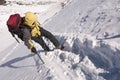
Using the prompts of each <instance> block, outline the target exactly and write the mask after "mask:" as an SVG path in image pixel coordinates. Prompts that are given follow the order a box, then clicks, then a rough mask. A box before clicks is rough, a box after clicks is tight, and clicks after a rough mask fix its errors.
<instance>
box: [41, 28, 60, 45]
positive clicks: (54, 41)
mask: <svg viewBox="0 0 120 80" xmlns="http://www.w3.org/2000/svg"><path fill="white" fill-rule="evenodd" d="M40 32H41V36H45V37H46V38H48V39H49V40H50V41H51V42H52V43H53V44H54V46H55V47H59V46H60V43H59V42H58V40H57V39H56V38H55V36H54V35H53V34H52V33H50V32H49V31H47V30H45V29H43V28H40Z"/></svg>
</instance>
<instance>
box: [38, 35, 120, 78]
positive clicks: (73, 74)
mask: <svg viewBox="0 0 120 80" xmlns="http://www.w3.org/2000/svg"><path fill="white" fill-rule="evenodd" d="M80 35H81V34H72V33H71V34H56V38H57V39H58V40H59V41H60V42H61V43H63V42H64V41H66V42H67V43H68V44H69V47H70V48H71V50H69V51H67V50H63V51H61V50H54V51H51V52H48V54H47V55H45V54H44V53H42V52H40V55H41V56H42V59H43V60H44V61H45V62H46V64H45V66H46V67H47V68H49V69H50V73H51V74H52V75H53V77H52V80H80V79H81V80H106V79H107V80H109V79H110V80H112V79H114V78H117V79H119V77H118V75H119V72H117V70H118V71H119V70H120V69H119V68H120V65H119V64H120V63H119V58H120V55H119V52H120V51H119V50H118V49H117V48H115V49H113V48H112V46H110V45H108V44H107V43H105V42H99V44H96V45H94V42H95V41H96V42H98V41H97V40H95V39H94V38H92V37H90V36H89V37H90V38H89V39H87V38H86V35H84V34H82V35H84V37H82V38H83V39H82V38H81V37H80ZM48 45H49V47H51V45H52V44H51V43H50V42H49V44H48ZM52 47H53V46H52ZM66 47H67V46H66ZM115 72H117V73H115ZM114 73H115V74H114ZM112 74H114V75H115V76H114V77H113V76H112ZM105 75H109V76H105ZM110 75H111V76H112V77H113V78H112V77H110ZM61 76H62V77H61ZM117 79H115V80H117Z"/></svg>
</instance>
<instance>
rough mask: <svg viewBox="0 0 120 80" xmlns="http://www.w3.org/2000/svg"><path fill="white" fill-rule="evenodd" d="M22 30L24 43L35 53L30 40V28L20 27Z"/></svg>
mask: <svg viewBox="0 0 120 80" xmlns="http://www.w3.org/2000/svg"><path fill="white" fill-rule="evenodd" d="M22 31H23V40H24V43H25V45H26V46H27V47H28V49H30V50H31V52H33V53H35V54H36V53H37V51H36V48H35V47H34V45H33V42H32V40H31V33H30V30H29V29H28V28H24V29H22Z"/></svg>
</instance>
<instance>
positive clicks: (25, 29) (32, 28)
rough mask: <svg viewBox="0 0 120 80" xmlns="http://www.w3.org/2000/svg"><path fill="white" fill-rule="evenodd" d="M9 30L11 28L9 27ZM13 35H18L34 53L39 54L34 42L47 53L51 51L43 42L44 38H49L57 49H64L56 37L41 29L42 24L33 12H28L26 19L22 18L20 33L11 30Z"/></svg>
mask: <svg viewBox="0 0 120 80" xmlns="http://www.w3.org/2000/svg"><path fill="white" fill-rule="evenodd" d="M8 26H9V25H8ZM8 28H9V27H8ZM9 31H10V32H11V34H12V35H13V37H14V34H17V35H18V37H19V38H20V39H21V40H23V41H24V43H25V45H26V46H27V47H28V49H30V50H31V52H32V53H34V54H37V50H36V48H35V46H34V44H33V42H32V40H34V41H35V42H37V43H39V44H40V45H41V46H42V48H43V49H44V51H45V52H48V51H50V49H49V47H48V46H47V45H46V43H45V42H44V40H43V38H42V37H43V36H44V37H46V38H48V39H49V40H50V41H51V42H52V43H53V44H54V46H55V47H56V49H62V48H63V46H62V45H61V44H60V43H59V42H58V40H57V39H56V38H55V36H54V35H53V34H52V33H50V32H49V31H47V30H45V29H44V28H42V27H40V23H39V22H38V21H37V16H36V14H34V13H33V12H26V13H25V17H23V18H22V20H21V23H20V29H19V30H18V31H15V30H13V31H12V30H11V29H9Z"/></svg>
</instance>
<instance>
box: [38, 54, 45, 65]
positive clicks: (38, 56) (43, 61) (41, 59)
mask: <svg viewBox="0 0 120 80" xmlns="http://www.w3.org/2000/svg"><path fill="white" fill-rule="evenodd" d="M37 55H38V57H39V59H40V60H41V61H42V63H43V64H44V63H45V62H44V61H43V60H42V58H41V56H40V55H39V54H38V53H37Z"/></svg>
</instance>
